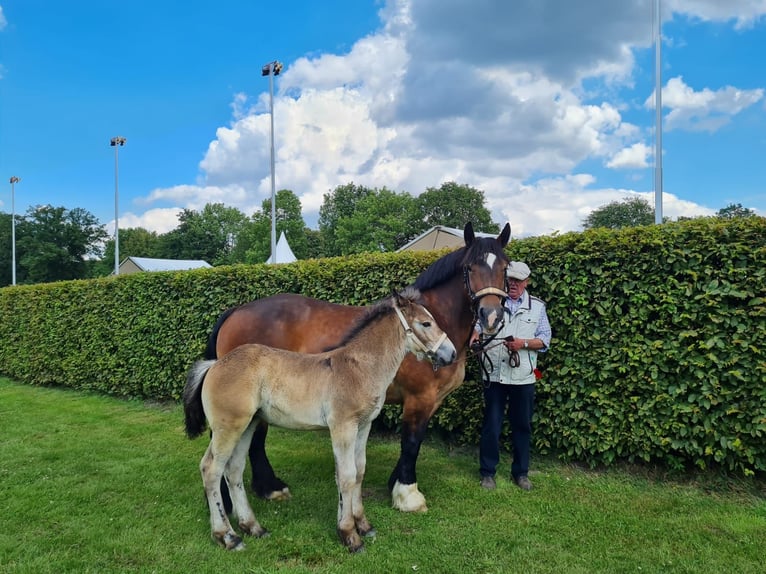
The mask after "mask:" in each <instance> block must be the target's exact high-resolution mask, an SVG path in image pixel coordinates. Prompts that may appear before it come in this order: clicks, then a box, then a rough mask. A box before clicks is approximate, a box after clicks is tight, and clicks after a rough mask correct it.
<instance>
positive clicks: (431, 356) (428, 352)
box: [393, 303, 447, 371]
mask: <svg viewBox="0 0 766 574" xmlns="http://www.w3.org/2000/svg"><path fill="white" fill-rule="evenodd" d="M393 306H394V311H396V315H397V316H398V317H399V321H401V323H402V327H404V333H405V335H407V336H408V337H410V338H411V339H412V340H413V342H414V343H415V346H416V347H417V348H418V349H420V350H421V351H423V353H424V354H425V356H426V357H428V360H429V361H431V364H432V365H433V367H434V371H436V370H437V369H438V368H439V366H438V365H437V364H436V359H437V356H436V351H438V350H439V347H441V346H442V343H444V341H445V340H446V339H447V333H445V332H444V331H442V336H441V337H439V339H438V340H437V341H436V342H435V343H434V344H433V345H432V346H431V348H430V349H429V348H428V347H426V345H425V343H423V341H422V340H421V339H420V338H419V337H418V336H417V334H416V333H415V331H413V330H412V327H410V325H409V323H407V319H405V317H404V314H403V313H402V310H401V309H399V306H398V305H397V304H396V303H394V305H393ZM423 310H424V311H425V312H426V314H427V315H428V316H429V317H431V320H432V321H433V322H434V325H436V324H437V323H436V319H434V316H433V315H431V312H430V311H429V310H428V309H426V308H425V307H423Z"/></svg>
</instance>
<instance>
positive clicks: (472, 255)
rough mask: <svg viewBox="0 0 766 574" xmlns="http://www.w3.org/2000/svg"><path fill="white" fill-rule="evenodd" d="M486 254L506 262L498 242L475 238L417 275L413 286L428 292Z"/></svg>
mask: <svg viewBox="0 0 766 574" xmlns="http://www.w3.org/2000/svg"><path fill="white" fill-rule="evenodd" d="M488 253H493V254H495V255H496V256H497V257H499V258H500V259H501V260H503V261H508V256H507V255H506V254H505V251H504V250H503V247H502V246H501V245H500V242H499V241H498V240H497V239H495V238H494V237H477V238H475V239H474V240H473V241H472V242H471V244H470V245H468V246H463V247H461V248H460V249H457V250H455V251H452V252H450V253H447V255H445V256H444V257H440V258H439V259H437V260H436V261H434V262H433V263H431V265H429V266H428V267H427V268H426V270H425V271H423V272H422V273H421V274H420V275H418V277H417V279H415V282H414V283H413V286H414V287H415V288H417V289H419V290H420V291H428V290H429V289H433V288H434V287H438V286H439V285H441V284H442V283H446V282H447V281H449V280H450V279H452V278H453V277H454V276H455V275H457V274H462V272H463V267H464V266H465V265H470V264H471V263H473V262H474V261H481V260H482V259H484V257H485V256H486V255H487V254H488Z"/></svg>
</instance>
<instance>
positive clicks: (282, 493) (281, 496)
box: [265, 486, 293, 502]
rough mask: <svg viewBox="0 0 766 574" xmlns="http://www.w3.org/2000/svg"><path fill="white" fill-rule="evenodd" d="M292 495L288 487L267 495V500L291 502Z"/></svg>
mask: <svg viewBox="0 0 766 574" xmlns="http://www.w3.org/2000/svg"><path fill="white" fill-rule="evenodd" d="M292 497H293V496H292V494H290V489H289V488H287V487H286V486H285V487H284V488H283V489H282V490H274V491H272V492H270V493H269V494H267V495H266V497H265V498H266V500H275V501H278V502H281V501H283V500H290V499H291V498H292Z"/></svg>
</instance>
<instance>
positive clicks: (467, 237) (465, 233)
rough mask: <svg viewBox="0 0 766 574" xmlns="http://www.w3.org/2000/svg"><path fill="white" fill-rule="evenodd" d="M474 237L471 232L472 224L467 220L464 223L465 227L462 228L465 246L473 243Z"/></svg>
mask: <svg viewBox="0 0 766 574" xmlns="http://www.w3.org/2000/svg"><path fill="white" fill-rule="evenodd" d="M475 238H476V236H475V235H474V233H473V225H472V224H471V222H470V221H469V222H468V223H466V224H465V229H464V230H463V239H465V244H466V247H467V246H469V245H470V244H471V243H473V240H474V239H475Z"/></svg>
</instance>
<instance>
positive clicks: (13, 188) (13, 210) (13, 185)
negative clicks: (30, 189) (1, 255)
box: [11, 175, 21, 285]
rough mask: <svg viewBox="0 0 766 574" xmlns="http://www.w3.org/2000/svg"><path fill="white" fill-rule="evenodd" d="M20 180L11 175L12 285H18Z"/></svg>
mask: <svg viewBox="0 0 766 574" xmlns="http://www.w3.org/2000/svg"><path fill="white" fill-rule="evenodd" d="M20 181H21V179H20V178H18V177H16V176H15V175H12V176H11V285H16V184H17V183H19V182H20Z"/></svg>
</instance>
